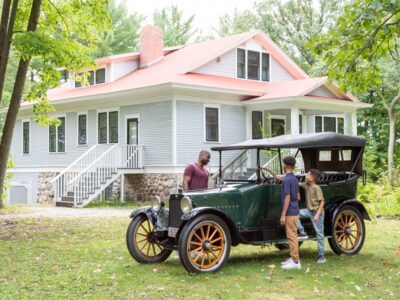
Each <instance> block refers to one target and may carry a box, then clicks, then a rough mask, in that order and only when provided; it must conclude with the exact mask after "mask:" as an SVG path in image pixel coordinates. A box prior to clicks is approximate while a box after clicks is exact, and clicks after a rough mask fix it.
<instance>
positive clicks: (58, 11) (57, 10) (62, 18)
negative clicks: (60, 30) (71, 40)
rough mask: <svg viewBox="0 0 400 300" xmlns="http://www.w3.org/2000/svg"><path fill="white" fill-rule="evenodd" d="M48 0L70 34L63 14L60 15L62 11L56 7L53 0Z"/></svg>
mask: <svg viewBox="0 0 400 300" xmlns="http://www.w3.org/2000/svg"><path fill="white" fill-rule="evenodd" d="M47 1H49V3H50V5H51V6H53V7H54V9H55V10H56V12H57V13H58V15H59V16H60V17H61V20H62V21H63V23H64V25H65V28H66V29H67V32H68V34H71V33H70V31H69V28H68V23H67V21H66V20H65V18H64V16H63V15H62V13H61V12H60V10H59V9H58V8H57V6H55V5H54V3H53V2H51V0H47Z"/></svg>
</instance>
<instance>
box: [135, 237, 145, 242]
mask: <svg viewBox="0 0 400 300" xmlns="http://www.w3.org/2000/svg"><path fill="white" fill-rule="evenodd" d="M143 241H147V238H145V239H143V240H140V241H137V242H136V243H141V242H143Z"/></svg>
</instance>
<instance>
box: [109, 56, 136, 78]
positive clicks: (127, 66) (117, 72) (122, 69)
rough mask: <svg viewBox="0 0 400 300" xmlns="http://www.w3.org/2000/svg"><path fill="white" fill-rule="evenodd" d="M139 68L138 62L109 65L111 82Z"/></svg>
mask: <svg viewBox="0 0 400 300" xmlns="http://www.w3.org/2000/svg"><path fill="white" fill-rule="evenodd" d="M138 68H139V60H138V59H136V60H129V61H121V62H116V63H112V64H111V68H110V69H111V78H110V80H111V81H114V80H117V79H118V78H121V77H122V76H124V75H126V74H128V73H130V72H132V71H134V70H137V69H138Z"/></svg>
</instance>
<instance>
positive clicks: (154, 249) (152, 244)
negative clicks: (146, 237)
mask: <svg viewBox="0 0 400 300" xmlns="http://www.w3.org/2000/svg"><path fill="white" fill-rule="evenodd" d="M151 246H152V248H153V252H154V256H156V254H157V252H156V247H155V246H154V243H151Z"/></svg>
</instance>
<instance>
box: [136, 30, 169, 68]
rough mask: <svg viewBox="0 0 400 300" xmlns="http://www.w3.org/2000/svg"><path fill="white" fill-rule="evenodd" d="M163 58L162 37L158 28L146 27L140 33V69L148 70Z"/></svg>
mask: <svg viewBox="0 0 400 300" xmlns="http://www.w3.org/2000/svg"><path fill="white" fill-rule="evenodd" d="M163 57H164V35H163V32H162V30H161V28H160V27H157V26H152V25H146V26H145V27H143V28H142V30H141V31H140V68H148V67H150V66H151V65H152V64H155V63H156V62H158V61H160V60H161V59H162V58H163Z"/></svg>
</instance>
